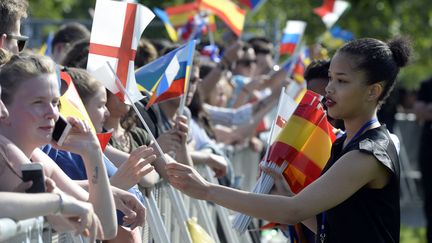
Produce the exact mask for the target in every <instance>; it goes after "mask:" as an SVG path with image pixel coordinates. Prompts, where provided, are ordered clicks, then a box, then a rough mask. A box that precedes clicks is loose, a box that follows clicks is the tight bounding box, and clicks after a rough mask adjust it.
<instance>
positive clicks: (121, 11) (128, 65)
mask: <svg viewBox="0 0 432 243" xmlns="http://www.w3.org/2000/svg"><path fill="white" fill-rule="evenodd" d="M154 16H155V15H154V14H153V12H152V11H151V10H150V9H148V8H147V7H144V6H142V5H140V4H136V3H128V2H118V1H112V0H97V1H96V8H95V12H94V18H93V25H92V31H91V37H90V46H89V56H88V63H87V70H88V71H89V73H90V74H92V75H93V76H94V77H95V78H96V79H97V80H100V81H102V82H103V84H104V85H105V87H106V88H107V89H108V90H110V91H111V92H112V93H114V94H116V95H117V96H118V97H119V98H120V99H121V100H122V101H124V100H125V99H124V93H123V92H122V91H121V89H120V88H119V87H117V83H116V77H115V76H118V78H119V79H120V81H121V83H122V85H123V86H124V87H125V88H126V90H127V91H128V93H129V94H130V95H131V98H132V102H136V101H138V100H140V99H142V98H143V96H142V95H141V93H140V92H139V90H138V88H137V85H136V81H135V75H133V73H134V72H133V71H134V60H135V55H136V49H137V46H138V42H139V40H140V38H141V34H142V32H143V31H144V29H145V28H146V27H147V25H148V24H149V23H150V21H152V19H153V18H154ZM107 26H109V28H107ZM107 63H109V65H110V66H112V67H113V68H114V69H115V71H116V74H115V75H114V74H113V73H112V72H111V71H110V69H109V67H108V65H107ZM127 102H128V101H127Z"/></svg>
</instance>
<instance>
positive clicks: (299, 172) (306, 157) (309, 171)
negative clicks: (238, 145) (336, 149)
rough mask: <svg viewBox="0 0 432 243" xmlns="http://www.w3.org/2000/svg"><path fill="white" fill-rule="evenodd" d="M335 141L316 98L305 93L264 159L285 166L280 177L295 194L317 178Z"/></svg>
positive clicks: (314, 94)
mask: <svg viewBox="0 0 432 243" xmlns="http://www.w3.org/2000/svg"><path fill="white" fill-rule="evenodd" d="M335 139H336V136H335V135H334V134H333V132H332V126H331V125H330V124H329V122H328V121H327V117H326V114H325V112H324V109H323V107H322V105H321V103H320V96H319V95H318V94H316V93H314V92H312V91H309V90H308V91H307V92H306V93H305V95H304V97H303V99H302V100H301V101H300V104H299V105H298V107H297V108H296V110H295V111H294V114H293V115H292V116H291V117H290V119H289V120H288V121H287V122H286V125H285V127H284V128H283V129H282V131H281V132H280V133H279V135H278V136H277V138H276V140H275V142H274V143H273V144H272V145H271V147H270V152H269V156H268V159H267V160H268V161H269V162H270V161H271V162H274V163H276V164H278V165H282V164H283V163H284V162H286V163H287V164H288V167H287V168H286V169H285V171H284V177H285V179H286V180H287V182H288V184H289V185H290V187H291V189H292V190H293V192H294V193H298V192H299V191H301V190H302V189H303V188H304V187H306V186H307V185H309V184H310V183H312V182H313V181H314V180H316V179H317V178H318V177H319V176H320V174H321V171H322V169H323V168H324V166H325V164H326V163H327V160H328V159H329V158H330V149H331V145H332V143H333V141H334V140H335Z"/></svg>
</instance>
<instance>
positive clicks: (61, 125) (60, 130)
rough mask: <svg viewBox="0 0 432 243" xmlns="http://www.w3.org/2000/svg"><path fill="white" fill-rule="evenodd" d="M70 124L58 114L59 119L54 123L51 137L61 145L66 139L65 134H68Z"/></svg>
mask: <svg viewBox="0 0 432 243" xmlns="http://www.w3.org/2000/svg"><path fill="white" fill-rule="evenodd" d="M71 128H72V126H71V124H69V122H67V121H66V119H65V118H63V117H62V116H59V119H58V120H57V122H56V123H55V125H54V131H53V134H52V139H53V140H54V141H55V142H56V143H57V144H58V145H59V146H62V145H63V142H64V140H65V139H66V137H67V135H68V134H69V132H70V130H71Z"/></svg>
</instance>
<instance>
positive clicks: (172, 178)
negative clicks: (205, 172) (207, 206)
mask: <svg viewBox="0 0 432 243" xmlns="http://www.w3.org/2000/svg"><path fill="white" fill-rule="evenodd" d="M165 169H166V172H167V175H168V180H169V182H170V183H171V185H173V186H174V187H175V188H177V189H179V190H180V191H182V192H183V193H185V194H187V195H189V196H191V197H193V198H197V199H203V200H205V199H206V197H207V191H208V188H209V186H210V183H209V182H207V181H206V180H204V178H202V177H201V175H200V174H199V173H198V172H197V171H196V170H195V169H193V168H191V167H190V166H187V165H182V164H179V163H175V162H173V163H168V164H167V165H166V166H165Z"/></svg>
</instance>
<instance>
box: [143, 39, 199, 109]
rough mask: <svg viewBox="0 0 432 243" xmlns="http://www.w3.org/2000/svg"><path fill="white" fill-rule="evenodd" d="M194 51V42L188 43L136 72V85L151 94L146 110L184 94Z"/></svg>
mask: <svg viewBox="0 0 432 243" xmlns="http://www.w3.org/2000/svg"><path fill="white" fill-rule="evenodd" d="M194 51H195V41H190V42H188V43H186V44H185V45H183V46H181V47H179V48H177V49H175V50H173V51H171V52H169V53H168V54H166V55H164V56H162V57H160V58H158V59H156V60H154V61H153V62H151V63H149V64H147V65H145V66H144V67H142V68H140V69H138V70H137V71H136V73H135V77H136V81H137V83H138V84H139V85H140V86H141V87H142V88H144V89H146V90H147V91H151V92H152V96H151V97H150V100H149V102H148V103H147V108H148V107H150V106H151V105H152V104H154V103H157V102H160V101H163V100H167V99H171V98H174V97H178V96H181V95H182V94H184V93H185V92H186V89H187V87H188V82H189V78H190V72H191V68H192V61H193V54H194Z"/></svg>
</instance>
